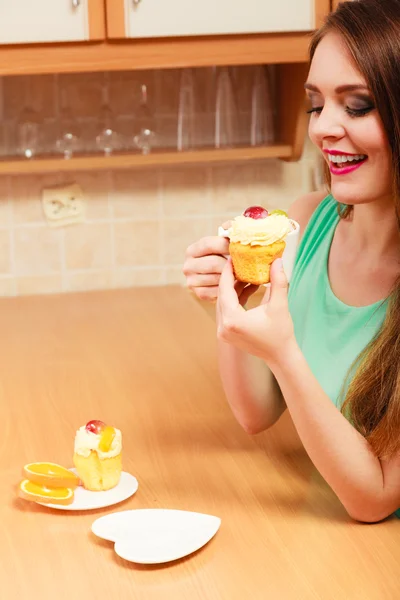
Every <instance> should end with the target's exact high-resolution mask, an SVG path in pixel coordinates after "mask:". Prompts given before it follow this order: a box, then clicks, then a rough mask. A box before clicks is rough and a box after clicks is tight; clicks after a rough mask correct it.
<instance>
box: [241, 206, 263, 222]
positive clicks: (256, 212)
mask: <svg viewBox="0 0 400 600" xmlns="http://www.w3.org/2000/svg"><path fill="white" fill-rule="evenodd" d="M243 216H245V217H250V219H266V218H267V217H268V211H267V209H266V208H264V207H263V206H249V208H246V210H245V211H244V213H243Z"/></svg>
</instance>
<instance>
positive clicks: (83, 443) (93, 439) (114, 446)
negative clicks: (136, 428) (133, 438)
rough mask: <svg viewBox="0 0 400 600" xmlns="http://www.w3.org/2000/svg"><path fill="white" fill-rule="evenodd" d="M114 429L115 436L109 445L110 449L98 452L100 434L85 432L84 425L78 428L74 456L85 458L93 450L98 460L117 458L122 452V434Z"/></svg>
mask: <svg viewBox="0 0 400 600" xmlns="http://www.w3.org/2000/svg"><path fill="white" fill-rule="evenodd" d="M114 429H115V436H114V439H113V441H112V443H111V448H110V450H109V451H108V452H102V451H101V450H99V444H100V440H101V434H97V433H92V432H91V431H87V429H86V427H85V425H83V426H82V427H80V428H79V429H78V431H77V432H76V434H75V446H74V452H75V454H79V455H80V456H84V457H85V458H87V457H88V456H89V455H90V453H91V451H92V450H94V451H95V452H97V454H98V455H99V458H101V459H102V458H113V457H114V456H118V454H120V453H121V450H122V434H121V432H120V430H119V429H117V428H114Z"/></svg>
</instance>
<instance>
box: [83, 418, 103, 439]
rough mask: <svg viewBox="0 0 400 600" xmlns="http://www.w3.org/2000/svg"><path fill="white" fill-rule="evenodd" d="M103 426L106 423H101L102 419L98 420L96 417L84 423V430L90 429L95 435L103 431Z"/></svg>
mask: <svg viewBox="0 0 400 600" xmlns="http://www.w3.org/2000/svg"><path fill="white" fill-rule="evenodd" d="M105 426H106V424H105V423H103V421H98V420H97V419H94V420H93V421H89V422H88V423H86V427H85V429H86V431H90V432H91V433H95V434H96V435H98V434H99V433H101V432H102V431H103V429H104V427H105Z"/></svg>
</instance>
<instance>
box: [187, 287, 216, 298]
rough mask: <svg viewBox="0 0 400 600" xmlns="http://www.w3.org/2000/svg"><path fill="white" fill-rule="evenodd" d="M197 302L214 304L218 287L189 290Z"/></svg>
mask: <svg viewBox="0 0 400 600" xmlns="http://www.w3.org/2000/svg"><path fill="white" fill-rule="evenodd" d="M190 289H191V290H192V292H193V293H194V294H195V295H196V296H197V298H198V299H199V300H205V301H206V302H216V301H217V300H218V290H219V288H218V286H217V285H215V286H207V287H196V288H190Z"/></svg>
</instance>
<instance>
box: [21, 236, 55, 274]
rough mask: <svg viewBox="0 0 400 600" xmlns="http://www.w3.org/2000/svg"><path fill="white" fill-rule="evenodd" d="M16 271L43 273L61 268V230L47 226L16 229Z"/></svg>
mask: <svg viewBox="0 0 400 600" xmlns="http://www.w3.org/2000/svg"><path fill="white" fill-rule="evenodd" d="M14 244H15V250H14V252H15V271H16V274H18V275H41V274H46V273H49V272H52V271H53V272H54V271H60V269H61V232H60V230H55V229H49V228H47V227H21V228H18V229H16V230H15V231H14Z"/></svg>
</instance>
